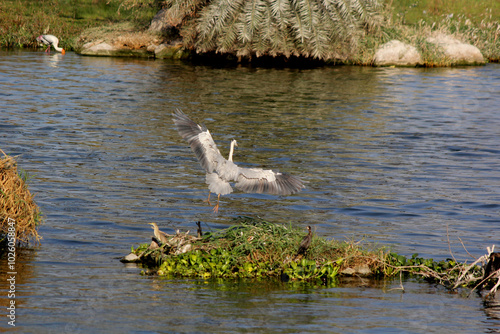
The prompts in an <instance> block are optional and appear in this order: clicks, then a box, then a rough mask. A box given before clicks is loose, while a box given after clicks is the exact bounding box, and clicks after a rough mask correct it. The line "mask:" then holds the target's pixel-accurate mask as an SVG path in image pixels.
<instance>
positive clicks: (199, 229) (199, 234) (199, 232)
mask: <svg viewBox="0 0 500 334" xmlns="http://www.w3.org/2000/svg"><path fill="white" fill-rule="evenodd" d="M196 225H198V238H201V236H202V235H203V232H202V230H201V222H196Z"/></svg>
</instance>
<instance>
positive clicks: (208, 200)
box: [203, 191, 212, 206]
mask: <svg viewBox="0 0 500 334" xmlns="http://www.w3.org/2000/svg"><path fill="white" fill-rule="evenodd" d="M203 202H208V205H210V206H212V204H210V191H208V198H207V199H206V200H204V201H203Z"/></svg>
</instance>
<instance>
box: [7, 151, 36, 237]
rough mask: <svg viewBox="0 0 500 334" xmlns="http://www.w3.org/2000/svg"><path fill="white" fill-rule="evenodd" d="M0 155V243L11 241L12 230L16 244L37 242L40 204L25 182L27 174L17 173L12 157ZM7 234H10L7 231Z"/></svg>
mask: <svg viewBox="0 0 500 334" xmlns="http://www.w3.org/2000/svg"><path fill="white" fill-rule="evenodd" d="M0 152H1V153H2V154H3V156H2V157H0V244H2V245H3V244H4V243H5V242H6V240H7V238H8V237H9V238H8V239H9V240H12V236H13V235H12V233H13V232H14V231H15V240H16V243H17V244H23V245H29V244H32V243H35V244H37V243H39V242H40V239H41V237H40V235H39V234H38V231H37V230H38V227H39V225H40V223H41V221H42V219H41V213H40V209H39V207H38V206H37V205H36V203H35V201H34V200H33V197H34V196H33V195H32V194H31V192H30V191H29V189H28V186H27V184H26V180H27V177H26V175H24V174H20V173H19V172H18V169H17V162H16V160H15V158H14V157H11V156H8V155H7V154H5V152H3V151H2V150H0ZM9 233H10V234H9Z"/></svg>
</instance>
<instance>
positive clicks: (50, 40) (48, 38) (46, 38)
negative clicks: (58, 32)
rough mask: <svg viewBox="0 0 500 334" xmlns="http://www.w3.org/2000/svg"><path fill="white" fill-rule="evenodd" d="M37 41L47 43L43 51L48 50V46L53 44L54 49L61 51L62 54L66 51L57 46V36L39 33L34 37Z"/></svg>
mask: <svg viewBox="0 0 500 334" xmlns="http://www.w3.org/2000/svg"><path fill="white" fill-rule="evenodd" d="M36 40H37V41H39V42H42V43H43V44H45V45H48V46H49V47H48V48H47V50H45V52H50V46H53V47H54V49H55V50H56V51H59V52H61V53H62V54H65V53H66V51H64V49H63V48H60V47H59V46H58V44H59V38H57V37H56V36H54V35H40V36H38V37H37V38H36Z"/></svg>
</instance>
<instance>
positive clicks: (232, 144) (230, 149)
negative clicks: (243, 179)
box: [227, 141, 234, 161]
mask: <svg viewBox="0 0 500 334" xmlns="http://www.w3.org/2000/svg"><path fill="white" fill-rule="evenodd" d="M233 153H234V141H232V142H231V147H230V148H229V158H228V159H227V160H229V161H233Z"/></svg>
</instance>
